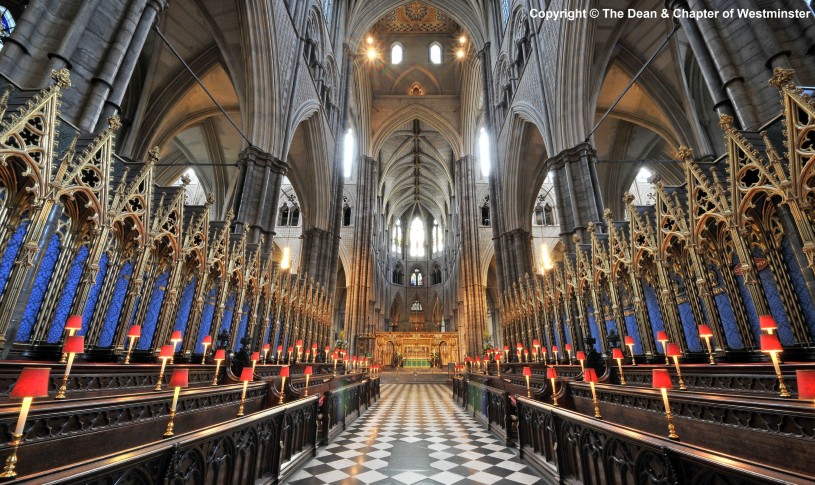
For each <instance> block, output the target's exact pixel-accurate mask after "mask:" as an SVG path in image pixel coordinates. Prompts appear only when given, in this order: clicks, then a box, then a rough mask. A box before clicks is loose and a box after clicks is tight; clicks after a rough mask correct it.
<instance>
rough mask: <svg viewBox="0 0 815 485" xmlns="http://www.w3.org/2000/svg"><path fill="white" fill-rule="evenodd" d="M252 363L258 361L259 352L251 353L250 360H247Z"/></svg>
mask: <svg viewBox="0 0 815 485" xmlns="http://www.w3.org/2000/svg"><path fill="white" fill-rule="evenodd" d="M249 360H251V361H252V362H257V361H259V360H260V352H252V358H251V359H249Z"/></svg>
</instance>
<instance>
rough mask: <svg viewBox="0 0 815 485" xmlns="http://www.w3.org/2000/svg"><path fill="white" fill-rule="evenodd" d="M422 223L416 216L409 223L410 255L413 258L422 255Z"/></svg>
mask: <svg viewBox="0 0 815 485" xmlns="http://www.w3.org/2000/svg"><path fill="white" fill-rule="evenodd" d="M424 239H425V237H424V224H422V220H421V219H419V218H418V217H417V218H415V219H413V222H411V223H410V255H411V256H412V257H414V258H421V257H423V256H424Z"/></svg>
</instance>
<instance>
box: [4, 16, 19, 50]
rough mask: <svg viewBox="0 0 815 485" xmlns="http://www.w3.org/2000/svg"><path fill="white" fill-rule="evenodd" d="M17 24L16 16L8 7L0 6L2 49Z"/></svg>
mask: <svg viewBox="0 0 815 485" xmlns="http://www.w3.org/2000/svg"><path fill="white" fill-rule="evenodd" d="M15 25H16V22H15V21H14V17H12V16H11V13H9V11H8V9H7V8H6V7H0V49H2V48H3V44H5V42H4V41H5V39H6V37H8V36H10V35H11V32H12V31H13V30H14V26H15Z"/></svg>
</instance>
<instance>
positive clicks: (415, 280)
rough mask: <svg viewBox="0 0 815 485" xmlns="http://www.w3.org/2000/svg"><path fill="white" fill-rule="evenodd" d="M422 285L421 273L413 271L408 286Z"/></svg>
mask: <svg viewBox="0 0 815 485" xmlns="http://www.w3.org/2000/svg"><path fill="white" fill-rule="evenodd" d="M423 284H424V282H423V281H422V272H421V271H419V268H416V269H414V270H413V274H411V275H410V286H422V285H423Z"/></svg>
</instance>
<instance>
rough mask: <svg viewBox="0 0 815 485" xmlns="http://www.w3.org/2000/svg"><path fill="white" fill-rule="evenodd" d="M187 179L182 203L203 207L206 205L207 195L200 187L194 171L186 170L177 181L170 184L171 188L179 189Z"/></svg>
mask: <svg viewBox="0 0 815 485" xmlns="http://www.w3.org/2000/svg"><path fill="white" fill-rule="evenodd" d="M185 177H186V178H187V189H186V193H185V194H184V203H185V204H187V205H204V204H206V203H207V194H206V193H205V192H204V187H203V186H202V185H201V180H199V179H198V174H196V173H195V170H193V169H192V168H188V169H187V170H185V171H184V173H183V174H181V176H180V177H178V179H177V180H176V181H175V182H173V183H172V186H173V187H179V186H181V184H182V183H183V182H184V178H185Z"/></svg>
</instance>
